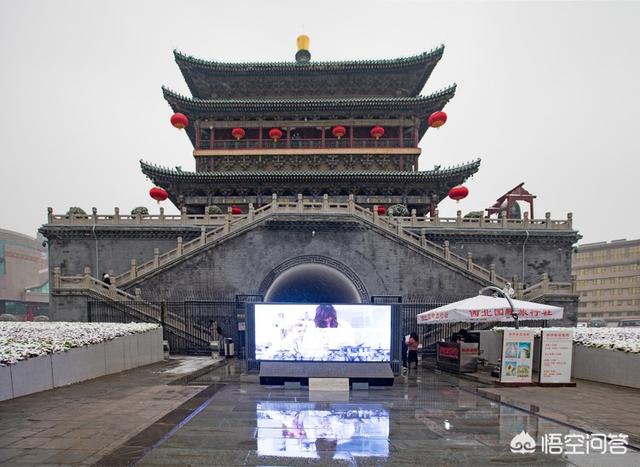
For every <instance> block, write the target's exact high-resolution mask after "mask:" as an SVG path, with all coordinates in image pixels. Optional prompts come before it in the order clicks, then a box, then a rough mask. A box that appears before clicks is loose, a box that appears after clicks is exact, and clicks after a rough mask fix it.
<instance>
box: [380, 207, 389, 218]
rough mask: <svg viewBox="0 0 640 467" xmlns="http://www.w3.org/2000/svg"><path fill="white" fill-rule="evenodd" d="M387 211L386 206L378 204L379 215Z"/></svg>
mask: <svg viewBox="0 0 640 467" xmlns="http://www.w3.org/2000/svg"><path fill="white" fill-rule="evenodd" d="M386 213H387V208H385V207H384V206H378V214H379V215H380V216H384V215H385V214H386Z"/></svg>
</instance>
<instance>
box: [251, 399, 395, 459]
mask: <svg viewBox="0 0 640 467" xmlns="http://www.w3.org/2000/svg"><path fill="white" fill-rule="evenodd" d="M256 412H257V421H258V430H257V439H258V455H260V456H279V457H302V458H310V459H327V460H329V459H332V460H338V459H344V460H350V459H352V458H353V457H386V456H388V455H389V412H387V410H386V409H385V408H384V407H383V406H382V405H380V404H357V405H356V404H336V403H330V404H328V403H314V402H303V403H300V402H258V404H257V408H256Z"/></svg>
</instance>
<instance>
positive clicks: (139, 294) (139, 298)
mask: <svg viewBox="0 0 640 467" xmlns="http://www.w3.org/2000/svg"><path fill="white" fill-rule="evenodd" d="M133 293H134V295H135V296H136V301H137V302H141V301H142V290H140V287H136V288H135V289H134V291H133Z"/></svg>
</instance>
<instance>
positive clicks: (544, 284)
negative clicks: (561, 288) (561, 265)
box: [542, 272, 550, 292]
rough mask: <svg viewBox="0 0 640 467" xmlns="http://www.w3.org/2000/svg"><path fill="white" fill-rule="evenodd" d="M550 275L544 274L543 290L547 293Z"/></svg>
mask: <svg viewBox="0 0 640 467" xmlns="http://www.w3.org/2000/svg"><path fill="white" fill-rule="evenodd" d="M549 282H550V281H549V274H547V273H546V272H543V273H542V290H543V291H545V292H546V291H547V290H548V289H549Z"/></svg>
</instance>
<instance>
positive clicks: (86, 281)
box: [84, 266, 91, 289]
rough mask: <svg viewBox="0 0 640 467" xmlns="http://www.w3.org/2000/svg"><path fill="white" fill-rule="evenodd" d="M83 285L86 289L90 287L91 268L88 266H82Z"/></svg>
mask: <svg viewBox="0 0 640 467" xmlns="http://www.w3.org/2000/svg"><path fill="white" fill-rule="evenodd" d="M84 286H85V287H86V288H87V289H88V288H90V287H91V268H90V267H89V266H85V267H84Z"/></svg>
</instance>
